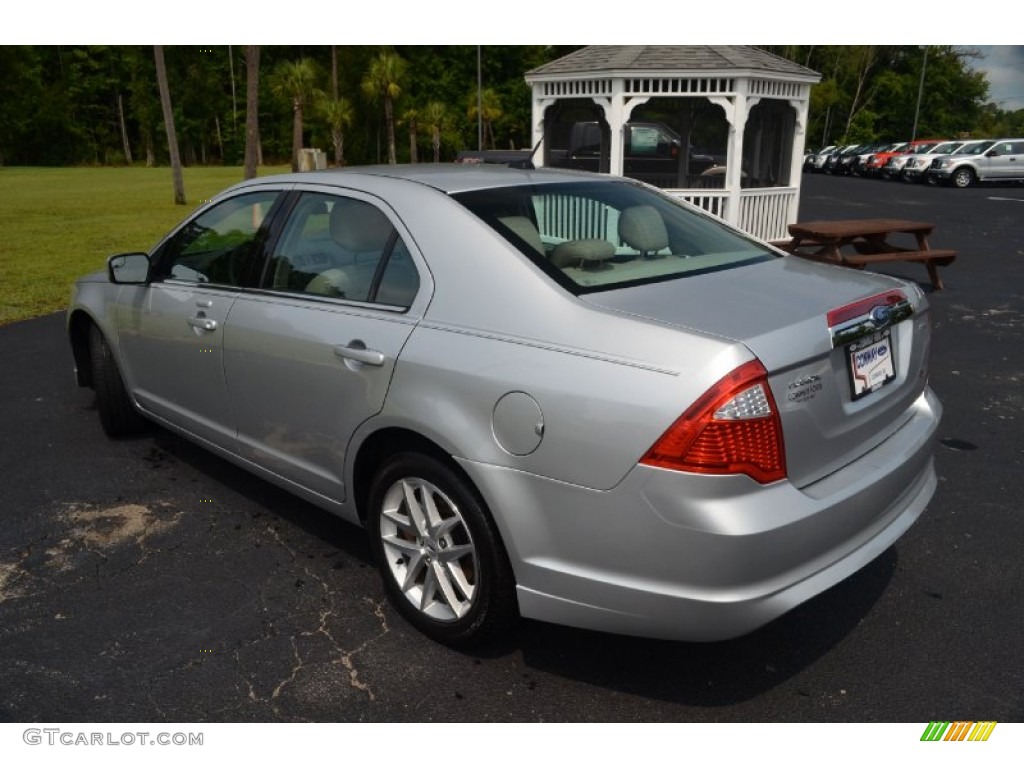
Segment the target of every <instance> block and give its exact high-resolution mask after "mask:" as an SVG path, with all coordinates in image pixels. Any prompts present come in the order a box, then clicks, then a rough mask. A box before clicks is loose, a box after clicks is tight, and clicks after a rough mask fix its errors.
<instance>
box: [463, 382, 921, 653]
mask: <svg viewBox="0 0 1024 768" xmlns="http://www.w3.org/2000/svg"><path fill="white" fill-rule="evenodd" d="M908 416H909V418H908V420H907V421H906V422H905V424H904V425H903V426H902V427H901V428H900V429H899V430H898V431H897V432H896V433H895V434H894V435H892V436H891V437H890V438H889V439H887V440H886V441H885V442H883V443H882V444H881V445H879V446H877V447H876V448H875V449H873V450H872V451H871V452H869V453H868V454H866V455H864V456H862V457H861V458H859V459H858V460H856V461H854V462H852V463H851V464H849V465H848V466H846V467H844V468H843V469H841V470H839V471H838V472H835V473H833V474H832V475H829V476H828V477H826V478H824V479H822V480H820V481H818V482H816V483H813V484H811V485H809V486H807V487H804V488H800V489H798V488H796V487H794V486H792V485H791V484H790V483H788V482H786V481H783V482H779V483H775V484H773V485H769V486H761V485H758V484H757V483H755V482H754V481H752V480H750V479H749V478H746V477H742V476H726V477H708V476H697V475H691V474H687V473H681V472H672V471H666V470H659V469H652V468H649V467H644V466H638V467H637V468H636V469H635V470H634V471H633V472H631V473H630V475H629V476H627V478H626V479H625V480H624V481H623V482H622V483H620V484H619V485H618V486H617V487H616V488H614V489H612V490H610V491H592V490H589V489H585V488H581V487H579V486H572V485H567V484H564V483H558V482H555V481H552V480H549V479H544V478H539V477H536V476H534V475H528V474H525V473H521V472H513V471H511V470H507V469H503V468H499V467H494V466H487V465H479V464H472V463H465V464H464V466H465V468H466V470H467V471H468V472H469V473H470V475H471V476H472V477H473V479H474V480H475V481H476V482H477V483H478V486H479V487H480V488H481V491H482V492H483V493H484V496H485V498H486V499H488V501H489V503H490V504H491V509H492V511H493V512H494V515H495V519H496V521H497V522H498V525H499V527H500V528H501V531H502V535H503V537H504V539H505V542H506V545H507V548H508V550H509V555H510V557H511V559H512V563H513V567H514V569H515V572H516V579H517V584H518V597H519V607H520V611H521V613H522V614H523V615H524V616H526V617H530V618H536V619H541V620H544V621H552V622H555V623H559V624H567V625H571V626H578V627H584V628H589V629H596V630H601V631H607V632H616V633H622V634H631V635H643V636H647V637H657V638H665V639H675V640H703V641H707V640H724V639H728V638H731V637H736V636H739V635H743V634H746V633H748V632H751V631H753V630H755V629H757V628H758V627H760V626H762V625H764V624H766V623H768V622H769V621H771V620H773V619H774V618H776V617H778V616H780V615H782V614H784V613H785V612H787V611H789V610H790V609H792V608H793V607H795V606H797V605H799V604H800V603H802V602H804V601H806V600H808V599H810V598H812V597H814V596H815V595H817V594H819V593H821V592H823V591H825V590H827V589H828V588H830V587H831V586H833V585H835V584H836V583H838V582H840V581H842V580H843V579H845V578H846V577H848V576H850V575H851V574H853V573H855V572H856V571H857V570H859V569H860V568H862V567H863V566H865V565H866V564H867V563H869V562H870V561H871V560H873V559H874V558H876V557H877V556H878V555H880V554H881V553H882V552H884V551H885V550H886V549H888V548H889V547H890V546H891V545H892V544H893V543H894V542H895V541H896V540H897V539H899V537H900V536H901V535H902V534H903V533H904V532H905V531H906V530H907V529H908V528H909V527H910V526H911V525H912V524H913V522H914V521H915V520H916V519H917V518H918V516H919V515H920V514H921V512H922V511H923V510H924V508H925V506H926V505H927V503H928V501H929V500H930V499H931V497H932V495H933V493H934V491H935V487H936V476H935V470H934V467H933V462H932V438H933V435H934V432H935V429H936V427H937V425H938V422H939V419H940V416H941V406H940V405H939V403H938V401H937V399H936V398H935V397H934V395H933V394H932V393H931V391H930V390H926V391H925V393H924V394H922V396H921V397H920V398H919V399H918V400H917V401H916V402H915V403H914V405H913V406H912V408H911V409H910V413H909V414H908ZM495 499H498V500H500V502H495V501H494V500H495Z"/></svg>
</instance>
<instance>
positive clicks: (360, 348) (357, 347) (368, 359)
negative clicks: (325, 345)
mask: <svg viewBox="0 0 1024 768" xmlns="http://www.w3.org/2000/svg"><path fill="white" fill-rule="evenodd" d="M334 354H335V355H337V356H338V357H340V358H341V359H342V360H353V361H355V362H357V363H363V364H364V365H377V366H379V365H384V353H383V352H378V351H377V350H375V349H367V348H366V345H365V344H363V342H361V341H352V342H349V345H348V346H345V345H344V344H339V345H338V346H336V347H335V348H334Z"/></svg>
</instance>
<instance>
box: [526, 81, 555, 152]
mask: <svg viewBox="0 0 1024 768" xmlns="http://www.w3.org/2000/svg"><path fill="white" fill-rule="evenodd" d="M540 88H541V86H540V84H539V83H538V84H534V86H533V99H532V101H533V105H532V107H531V110H530V117H531V119H532V121H533V123H532V130H531V147H530V148H531V149H534V148H536V149H535V150H534V153H533V164H534V165H535V166H536V167H537V168H543V167H544V153H545V152H546V151H547V147H546V146H544V125H545V115H546V114H547V111H548V107H550V106H552V105H553V104H554V103H555V99H551V98H547V99H545V98H541V96H540Z"/></svg>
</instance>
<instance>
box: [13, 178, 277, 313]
mask: <svg viewBox="0 0 1024 768" xmlns="http://www.w3.org/2000/svg"><path fill="white" fill-rule="evenodd" d="M287 170H288V168H287V167H283V166H282V167H275V168H261V169H260V175H261V176H263V175H268V174H272V173H282V172H284V171H287ZM241 180H242V169H241V168H240V167H228V168H224V167H216V168H210V167H204V168H186V169H185V194H186V197H187V199H188V205H184V206H183V205H174V192H173V188H172V186H171V170H170V168H4V167H0V325H4V324H5V323H11V322H14V321H15V320H24V319H26V318H30V317H35V316H37V315H42V314H46V313H49V312H54V311H57V310H60V309H63V308H64V307H65V306H67V301H68V297H69V295H70V292H71V284H72V283H73V282H74V281H75V279H76V278H77V277H79V276H80V275H83V274H86V273H88V272H94V271H96V270H98V269H103V268H104V265H105V264H106V260H107V257H108V256H109V255H111V254H113V253H120V252H125V251H148V250H149V249H150V248H152V247H153V246H154V245H155V244H156V242H157V241H158V240H159V239H160V237H162V236H163V235H164V234H166V232H167V231H168V230H169V229H171V228H172V227H173V226H174V225H175V224H177V223H178V222H179V221H181V220H182V219H183V218H185V216H187V215H188V214H189V213H190V212H191V211H192V210H194V209H195V208H196V206H198V205H199V204H200V203H201V202H202V201H203V200H206V199H208V198H210V197H212V196H213V195H214V194H216V193H217V192H219V191H220V190H222V189H224V188H225V187H228V186H230V185H231V184H234V183H235V182H237V181H241Z"/></svg>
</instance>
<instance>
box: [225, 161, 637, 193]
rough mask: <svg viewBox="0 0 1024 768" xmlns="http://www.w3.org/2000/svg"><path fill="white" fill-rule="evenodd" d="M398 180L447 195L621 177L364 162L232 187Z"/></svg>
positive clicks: (476, 165) (492, 166)
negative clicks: (524, 185)
mask: <svg viewBox="0 0 1024 768" xmlns="http://www.w3.org/2000/svg"><path fill="white" fill-rule="evenodd" d="M360 178H362V179H363V180H364V181H369V180H370V178H377V179H398V180H405V181H410V182H414V183H416V184H422V185H424V186H427V187H431V188H433V189H436V190H439V191H441V192H444V193H446V194H453V193H457V192H466V191H469V190H477V189H493V188H495V187H508V186H518V185H522V184H555V183H559V182H567V181H571V182H580V181H584V182H586V181H592V182H595V183H598V182H602V181H603V182H606V183H607V182H609V181H622V179H621V178H620V177H611V176H608V175H607V174H594V173H586V172H582V171H573V170H566V169H552V168H537V169H521V168H509V167H508V166H504V165H497V164H489V163H466V164H463V163H406V164H400V165H367V166H350V167H347V168H332V169H329V170H325V171H310V172H306V173H289V174H281V175H275V176H263V177H260V178H258V179H251V180H249V181H246V182H242V183H241V184H239V185H236V186H235V187H234V189H239V188H241V187H247V186H253V185H261V184H294V183H303V184H324V185H337V186H339V187H349V186H352V185H353V183H358V179H360Z"/></svg>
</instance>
